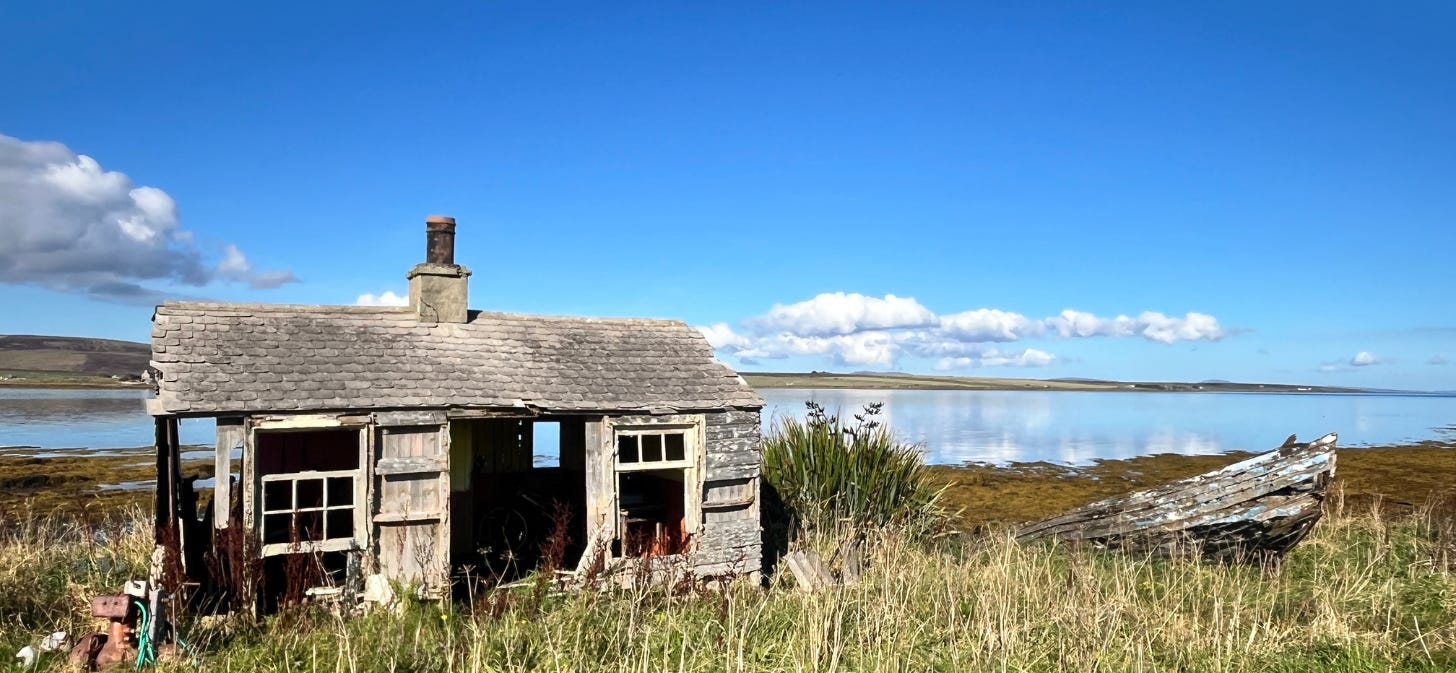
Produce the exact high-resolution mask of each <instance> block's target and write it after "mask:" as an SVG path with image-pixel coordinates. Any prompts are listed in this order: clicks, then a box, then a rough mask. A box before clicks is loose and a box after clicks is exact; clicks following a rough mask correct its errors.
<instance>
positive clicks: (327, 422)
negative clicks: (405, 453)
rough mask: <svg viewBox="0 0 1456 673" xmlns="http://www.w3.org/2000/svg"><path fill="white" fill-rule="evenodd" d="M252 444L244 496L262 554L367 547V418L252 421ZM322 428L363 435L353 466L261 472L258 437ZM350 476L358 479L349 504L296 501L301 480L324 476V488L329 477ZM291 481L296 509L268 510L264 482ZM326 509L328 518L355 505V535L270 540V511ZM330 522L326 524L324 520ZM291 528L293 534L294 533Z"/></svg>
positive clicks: (247, 453) (249, 433)
mask: <svg viewBox="0 0 1456 673" xmlns="http://www.w3.org/2000/svg"><path fill="white" fill-rule="evenodd" d="M248 426H249V427H248V431H247V437H248V443H247V447H246V449H247V450H246V451H245V452H244V465H243V467H244V469H245V470H246V471H247V472H248V473H249V474H248V476H247V480H248V482H249V483H248V490H247V492H246V493H245V495H247V496H249V497H248V502H246V503H245V506H244V512H245V514H247V515H248V516H249V519H250V520H249V524H250V525H251V526H252V529H253V533H252V534H253V536H254V537H256V539H257V540H258V545H259V548H260V554H261V556H263V557H268V556H278V555H282V554H312V553H318V552H336V551H355V550H360V549H364V548H366V547H368V542H369V534H368V526H369V521H368V507H367V505H368V493H367V487H368V481H369V480H368V476H369V470H368V464H369V463H368V459H369V455H370V449H371V445H370V441H369V435H370V431H369V424H368V423H367V422H362V421H360V422H345V421H343V420H341V419H340V418H339V417H337V416H322V415H300V416H290V417H275V418H267V419H250V422H249V423H248ZM321 430H352V431H355V432H356V433H357V436H358V461H357V463H356V464H355V465H356V467H355V468H354V469H352V470H304V471H302V472H276V473H272V474H267V475H265V474H260V473H259V472H258V465H257V462H258V438H259V435H269V434H281V433H307V432H317V431H321ZM339 477H349V478H350V479H351V480H352V483H353V486H354V488H353V494H352V504H351V505H350V506H348V507H345V506H337V507H328V506H327V500H324V501H323V503H324V507H323V508H298V507H296V505H297V499H296V494H297V482H298V481H300V480H308V479H323V480H324V488H325V489H327V488H328V486H327V484H328V479H330V478H339ZM278 481H292V482H294V486H293V488H294V494H295V498H294V501H293V505H294V507H293V508H292V509H290V510H272V511H268V510H265V506H266V503H265V502H264V497H263V495H264V489H263V485H264V484H265V483H268V482H278ZM319 509H323V510H325V514H324V515H323V516H324V517H325V518H326V517H327V511H328V510H333V511H338V510H343V509H350V510H352V511H353V513H354V514H353V535H351V536H349V537H339V538H328V539H323V540H301V541H297V542H294V541H289V542H274V543H267V542H265V540H266V539H267V538H266V536H265V533H266V529H265V520H266V517H267V515H268V514H279V513H283V512H286V511H292V512H294V513H297V512H300V511H310V510H314V511H317V510H319ZM325 526H327V524H325ZM291 534H292V533H291V531H290V536H291Z"/></svg>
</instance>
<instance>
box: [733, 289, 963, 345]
mask: <svg viewBox="0 0 1456 673" xmlns="http://www.w3.org/2000/svg"><path fill="white" fill-rule="evenodd" d="M935 320H936V319H935V314H934V313H932V312H931V311H930V309H928V308H925V307H924V306H921V305H920V302H917V301H915V300H914V299H913V298H910V297H896V296H895V295H893V294H887V295H885V296H884V297H883V298H879V297H866V296H865V295H862V294H859V293H858V292H851V293H848V294H846V293H844V292H832V293H831V292H825V293H823V294H820V295H818V296H816V297H814V298H813V299H809V300H807V301H801V302H798V303H796V304H788V305H784V304H774V306H773V308H771V309H769V310H768V313H765V314H763V315H761V316H758V317H755V318H750V319H748V320H747V321H745V324H746V325H748V326H749V327H750V328H751V329H752V330H754V331H755V332H759V333H769V332H788V333H791V334H800V335H805V336H831V335H835V334H853V333H855V332H863V331H866V330H878V329H899V328H908V327H923V326H927V325H933V324H935Z"/></svg>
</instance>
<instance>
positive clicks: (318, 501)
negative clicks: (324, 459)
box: [293, 479, 324, 509]
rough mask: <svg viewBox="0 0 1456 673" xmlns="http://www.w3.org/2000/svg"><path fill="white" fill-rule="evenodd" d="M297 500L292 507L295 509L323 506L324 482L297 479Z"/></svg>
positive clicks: (320, 480)
mask: <svg viewBox="0 0 1456 673" xmlns="http://www.w3.org/2000/svg"><path fill="white" fill-rule="evenodd" d="M296 495H297V499H296V500H294V503H293V506H294V507H295V508H297V509H303V508H305V507H323V506H324V480H322V479H299V480H298V491H297V492H296Z"/></svg>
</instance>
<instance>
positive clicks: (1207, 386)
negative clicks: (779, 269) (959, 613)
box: [741, 372, 1382, 394]
mask: <svg viewBox="0 0 1456 673" xmlns="http://www.w3.org/2000/svg"><path fill="white" fill-rule="evenodd" d="M741 375H742V376H743V378H744V380H746V381H748V384H749V385H751V386H753V387H754V388H765V389H782V388H835V389H841V388H842V389H853V390H1064V391H1077V390H1080V391H1100V392H1241V393H1357V394H1358V393H1372V392H1382V391H1372V390H1366V389H1362V388H1340V387H1335V386H1306V385H1296V384H1286V383H1235V382H1231V381H1206V382H1203V383H1182V382H1176V381H1102V380H1093V379H1012V378H993V377H978V376H931V375H923V374H831V373H823V372H810V373H793V372H751V373H750V372H741Z"/></svg>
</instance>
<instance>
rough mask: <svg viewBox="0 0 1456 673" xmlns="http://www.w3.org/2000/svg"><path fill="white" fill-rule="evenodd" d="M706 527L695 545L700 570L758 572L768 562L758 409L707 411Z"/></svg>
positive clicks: (704, 479)
mask: <svg viewBox="0 0 1456 673" xmlns="http://www.w3.org/2000/svg"><path fill="white" fill-rule="evenodd" d="M703 436H704V447H703V448H704V453H705V456H704V464H705V468H706V469H705V471H704V474H703V527H702V532H701V534H700V535H699V536H698V539H697V543H696V545H695V546H694V553H693V569H694V571H695V572H697V573H698V574H704V575H709V574H724V573H730V572H743V573H758V572H759V571H760V570H762V567H763V538H762V527H761V523H760V508H759V466H760V464H761V462H762V459H763V443H762V437H761V433H760V430H759V415H758V412H757V411H727V412H720V413H710V414H706V415H705V416H704V432H703Z"/></svg>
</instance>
